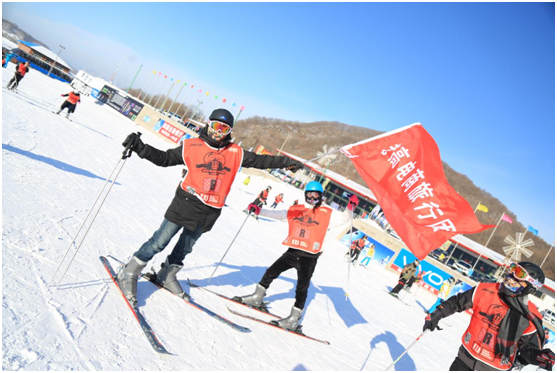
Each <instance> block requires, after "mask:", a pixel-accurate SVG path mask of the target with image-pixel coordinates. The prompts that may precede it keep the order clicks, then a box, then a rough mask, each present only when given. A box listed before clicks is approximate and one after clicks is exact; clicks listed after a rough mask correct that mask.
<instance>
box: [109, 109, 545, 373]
mask: <svg viewBox="0 0 557 373" xmlns="http://www.w3.org/2000/svg"><path fill="white" fill-rule="evenodd" d="M233 125H234V118H233V116H232V114H231V113H230V112H229V111H228V110H226V109H217V110H215V111H213V112H212V113H211V115H210V116H209V121H208V123H207V125H206V126H205V127H204V128H203V129H202V130H201V132H200V136H199V138H191V139H187V140H184V141H183V142H182V143H181V144H180V145H179V146H178V147H176V148H172V149H169V150H167V151H161V150H158V149H156V148H154V147H152V146H150V145H148V144H144V143H143V142H142V141H141V139H140V137H139V135H138V134H135V133H132V134H130V135H129V136H128V137H127V138H126V140H125V141H124V143H123V144H122V145H123V146H125V147H126V146H130V148H131V150H132V151H134V152H136V153H137V155H138V156H139V157H140V158H142V159H147V160H149V161H150V162H152V163H154V164H155V165H157V166H160V167H168V166H176V165H180V166H183V167H185V171H186V174H185V177H184V178H183V179H182V181H181V182H180V184H179V186H178V188H177V189H176V193H175V197H174V199H173V200H172V202H171V203H170V206H169V207H168V209H167V211H166V213H165V215H164V219H163V221H162V224H161V225H160V227H159V228H158V229H157V230H156V231H155V232H154V233H153V235H152V237H151V238H149V239H148V240H147V241H146V242H145V243H144V244H143V245H142V246H141V247H140V248H139V250H137V251H136V252H135V253H134V254H133V256H132V257H131V259H130V260H129V262H128V263H127V264H126V265H124V266H123V267H122V268H121V269H120V271H119V272H118V276H117V277H118V283H119V285H120V287H121V289H122V291H123V293H124V295H125V296H126V298H127V299H128V300H129V302H130V303H131V304H132V305H134V306H135V305H136V304H137V280H138V276H139V274H140V273H141V271H142V270H143V269H144V268H145V267H146V266H147V263H148V262H149V261H150V260H151V259H152V258H153V257H154V256H155V255H156V254H157V253H160V252H161V251H162V250H164V249H165V247H166V246H167V245H168V244H169V242H170V240H171V239H172V237H174V236H175V235H176V234H178V233H180V237H179V239H178V242H177V243H176V245H175V246H174V248H173V249H172V251H171V252H170V254H169V255H168V256H167V258H166V260H165V261H164V263H162V264H161V269H160V271H159V272H158V273H156V274H155V276H156V280H157V281H158V282H159V283H160V284H161V285H162V286H164V287H166V288H167V289H169V290H170V291H172V292H174V293H176V294H179V295H183V296H187V294H186V293H185V292H184V290H183V289H182V287H181V285H180V283H179V281H178V280H177V278H176V274H177V273H178V272H179V271H180V270H181V269H182V267H183V266H184V263H183V261H184V259H185V257H186V256H187V255H188V254H189V253H191V252H192V250H193V246H194V245H195V243H196V241H197V240H198V239H199V237H200V236H201V235H202V234H203V233H206V232H209V231H210V230H211V228H212V227H213V225H214V224H215V222H216V221H217V219H218V217H219V215H220V213H221V209H222V207H223V206H224V203H225V200H226V197H227V195H228V193H229V192H230V189H231V186H232V183H233V181H234V179H235V177H236V176H237V175H238V170H239V169H240V167H244V168H258V169H268V168H281V169H287V170H291V171H293V172H295V171H297V170H299V169H301V168H302V167H303V165H302V164H301V163H300V162H298V161H296V160H292V159H290V158H288V157H285V156H272V155H258V154H255V153H253V152H249V151H244V150H243V149H242V148H241V147H239V146H238V145H236V144H234V143H233V142H232V137H231V131H232V128H233ZM208 159H209V160H210V163H209V164H206V165H205V163H207V160H208ZM224 163H225V164H226V167H223V165H224ZM200 165H203V167H201V166H200ZM202 170H204V171H205V172H202ZM217 172H218V175H219V183H207V182H204V179H206V178H207V177H211V175H212V173H213V174H215V175H216V174H217ZM215 177H216V176H215ZM247 183H248V184H249V181H248V182H247ZM244 184H245V185H247V184H246V182H245V181H244ZM265 191H266V192H267V196H266V197H265V198H268V193H269V191H270V188H267V189H266V190H265ZM303 194H304V197H303V201H304V202H305V203H302V204H296V205H292V206H290V207H289V208H288V209H286V210H275V209H274V207H276V206H274V207H273V209H264V208H262V206H263V205H264V203H256V202H257V199H256V201H254V203H252V204H250V205H249V207H248V210H250V212H253V213H254V214H256V215H259V216H264V217H268V218H271V219H275V220H281V221H286V222H288V232H287V238H286V239H285V240H284V242H283V244H284V245H285V246H287V249H286V251H285V252H284V253H283V254H282V256H280V257H279V258H278V259H277V260H276V261H275V262H274V263H272V264H271V265H270V267H268V268H267V270H266V271H265V272H264V273H263V275H262V277H261V279H260V281H259V282H258V283H257V284H256V285H255V289H254V291H253V293H251V294H248V295H243V296H236V297H234V299H235V300H237V301H240V302H243V303H245V304H248V305H250V306H252V307H256V308H260V309H262V310H264V309H265V302H264V299H265V296H266V294H267V292H268V291H269V288H270V285H271V284H272V282H273V281H274V280H275V279H276V278H277V277H278V276H280V275H281V273H283V272H284V271H286V270H288V269H291V268H294V269H296V271H297V276H298V281H297V284H296V293H295V294H296V295H295V301H294V305H293V306H292V309H291V312H290V314H289V315H288V316H287V317H285V318H283V319H280V320H277V321H276V322H275V323H276V325H278V326H280V327H283V328H285V329H288V330H292V331H297V332H300V320H301V318H302V314H303V311H304V308H305V302H306V298H307V292H308V288H309V285H310V281H311V278H312V276H313V273H314V270H315V268H316V265H317V262H318V258H319V256H320V255H321V254H322V252H323V249H324V243H325V242H326V237H327V232H328V231H330V229H332V228H333V227H335V226H339V225H343V224H344V225H346V227H347V228H348V227H349V224H350V220H351V218H352V215H353V213H354V209H355V207H356V204H355V203H354V202H353V201H351V202H350V203H349V205H348V208H347V209H346V210H345V211H344V212H343V213H342V214H338V215H337V214H335V215H334V216H335V217H336V218H333V214H332V209H331V208H330V207H328V206H325V205H324V204H323V199H322V197H323V187H322V186H321V184H320V183H319V182H317V181H312V182H309V183H307V185H306V186H305V189H304V193H303ZM258 199H259V197H258ZM277 204H278V203H277ZM418 265H419V261H416V262H413V263H410V264H409V267H408V269H406V270H404V269H403V273H404V277H403V276H401V277H403V278H402V279H401V281H400V282H399V284H398V285H397V286H396V287H395V288H394V289H393V291H392V293H393V294H396V293H397V292H398V291H400V289H402V287H403V286H404V285H405V284H406V282H407V281H409V280H410V279H411V278H412V277H411V276H410V277H409V276H408V275H407V274H409V273H411V272H412V269H413V270H414V271H415V270H416V268H417V266H418ZM405 268H406V267H405ZM412 273H414V272H412ZM544 279H545V276H544V274H543V271H542V270H541V269H540V268H539V267H538V266H537V265H535V264H533V263H529V262H523V263H518V264H513V265H511V267H510V271H509V274H508V276H507V277H506V278H505V280H504V281H503V282H502V283H480V284H478V285H477V286H475V287H473V288H472V289H470V290H468V291H465V292H463V293H460V294H457V295H455V296H453V297H451V298H448V299H446V300H444V301H443V300H441V301H440V303H439V304H438V305H437V306H436V307H435V308H434V309H432V312H431V313H428V315H427V317H426V320H425V323H424V326H423V330H424V331H426V330H430V331H434V330H436V328H437V326H438V323H439V321H440V320H441V319H443V318H445V317H448V316H450V315H452V314H454V313H456V312H463V311H465V310H468V309H472V310H473V311H474V312H473V315H472V318H471V321H470V325H469V326H468V328H467V330H466V332H465V333H464V335H463V336H462V346H461V348H460V350H459V351H458V356H457V357H456V359H455V360H454V362H453V364H452V365H451V366H450V370H509V369H511V368H512V367H513V365H514V364H518V363H522V364H534V365H538V366H539V367H540V368H542V369H547V370H551V369H552V367H553V364H554V362H555V355H554V353H553V352H552V351H551V350H550V349H544V348H543V346H544V339H545V333H544V332H543V327H542V323H541V315H540V314H539V312H538V310H537V309H536V307H535V306H534V305H533V304H532V303H531V302H530V301H529V300H528V295H529V294H531V293H533V292H535V291H536V290H537V289H539V288H540V287H541V286H542V285H543V282H544ZM397 290H398V291H397Z"/></svg>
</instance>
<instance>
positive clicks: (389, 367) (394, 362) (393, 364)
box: [385, 329, 429, 371]
mask: <svg viewBox="0 0 557 373" xmlns="http://www.w3.org/2000/svg"><path fill="white" fill-rule="evenodd" d="M428 331H429V329H426V330H425V331H424V332H423V333H422V334H420V335H419V336H418V338H416V340H415V341H414V342H412V344H411V345H410V346H408V348H407V349H406V350H404V352H403V353H402V354H401V355H400V356H399V357H398V358H397V359H396V360H395V361H393V363H392V364H391V365H389V366H388V367H387V369H385V371H387V370H390V369H391V368H392V367H394V366H395V364H396V363H398V361H399V360H400V359H402V357H403V356H404V355H406V353H407V352H408V350H410V349H411V348H412V347H413V346H414V345H415V344H416V342H418V341H419V340H420V338H422V337H423V335H424V334H425V333H427V332H428Z"/></svg>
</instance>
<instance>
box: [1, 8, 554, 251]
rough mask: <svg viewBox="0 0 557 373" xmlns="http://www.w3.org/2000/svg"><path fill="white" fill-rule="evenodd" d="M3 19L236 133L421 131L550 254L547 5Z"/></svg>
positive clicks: (36, 13)
mask: <svg viewBox="0 0 557 373" xmlns="http://www.w3.org/2000/svg"><path fill="white" fill-rule="evenodd" d="M2 12H3V15H2V16H3V18H5V19H8V20H10V21H12V22H15V23H17V24H18V25H19V26H20V27H21V28H23V29H24V30H25V31H27V32H29V33H30V34H31V35H33V36H34V37H36V38H37V39H39V40H41V41H43V42H44V43H46V44H48V45H49V46H50V47H51V48H52V49H53V50H54V51H55V52H56V51H57V50H58V45H59V44H62V45H64V46H65V47H66V49H65V50H64V52H63V53H62V55H61V57H62V58H64V59H65V60H66V61H67V62H68V63H70V65H72V66H74V67H76V68H84V69H86V70H87V71H88V72H93V71H94V72H95V73H96V74H100V75H102V76H103V77H104V78H106V79H109V78H110V77H111V76H112V74H113V73H114V71H115V70H116V66H117V65H118V62H119V61H120V60H121V59H122V56H123V54H124V52H125V53H126V57H125V58H124V60H123V62H122V65H121V67H120V69H119V70H118V73H117V76H116V82H117V83H118V84H119V85H122V86H128V85H129V84H130V83H131V80H132V78H133V76H134V74H135V73H136V72H137V70H138V69H139V66H140V65H141V64H143V68H142V70H141V72H140V74H139V76H138V78H137V80H136V82H135V83H134V87H140V88H145V87H148V86H149V85H150V84H151V81H152V80H151V79H153V73H152V72H153V70H156V71H157V72H158V71H162V72H163V73H164V74H167V75H168V76H169V78H170V77H173V78H175V79H180V80H181V81H183V82H188V84H195V86H196V90H195V92H197V88H200V89H203V91H204V92H206V91H209V92H210V94H211V96H213V95H214V94H216V95H218V96H219V97H220V98H223V97H224V98H226V99H227V100H228V102H229V103H231V102H236V103H237V104H238V106H239V105H244V106H245V107H246V110H245V111H244V113H243V114H242V117H243V118H246V117H249V116H252V115H261V116H267V117H274V118H282V119H289V120H299V121H302V122H311V121H321V120H330V121H339V122H343V123H347V124H351V125H357V126H362V127H369V128H373V129H377V130H382V131H389V130H393V129H396V128H399V127H403V126H406V125H408V124H411V123H414V122H421V123H422V124H423V125H424V127H425V128H426V129H427V130H428V131H429V132H430V133H431V134H432V136H433V137H434V138H435V139H436V141H437V143H438V145H439V148H440V150H441V156H442V158H443V160H444V161H446V162H447V163H448V164H449V165H451V166H452V167H453V168H454V169H455V170H456V171H458V172H461V173H463V174H465V175H467V176H468V177H470V179H471V180H472V181H473V182H474V183H475V184H476V185H477V186H479V187H480V188H483V189H485V190H486V191H488V192H489V193H491V194H492V195H494V196H496V197H497V198H499V199H500V200H501V201H502V202H503V203H504V204H506V205H507V206H508V207H509V208H510V209H511V211H513V212H514V213H516V214H517V215H518V220H519V221H520V222H522V223H523V224H524V225H526V226H527V225H532V226H533V227H534V228H536V229H538V230H539V232H540V236H541V237H542V238H544V239H545V240H546V241H548V242H553V241H554V239H555V5H554V3H351V4H342V3H116V4H112V3H3V4H2ZM169 87H170V83H167V82H165V83H164V84H160V86H159V93H162V92H165V93H166V92H167V91H168V89H169ZM174 92H177V91H174ZM195 92H194V90H192V91H190V92H189V95H188V96H186V94H187V93H188V92H187V90H184V92H183V93H182V95H181V96H180V97H181V98H183V99H185V100H186V101H190V100H191V101H194V99H195V98H196V97H195ZM173 95H174V93H172V95H171V96H173ZM211 105H213V103H211V102H210V101H207V100H206V99H205V103H204V106H206V109H208V108H209V107H211ZM234 114H236V113H234ZM473 207H475V206H473ZM488 207H489V206H488Z"/></svg>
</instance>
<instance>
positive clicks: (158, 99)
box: [153, 78, 166, 110]
mask: <svg viewBox="0 0 557 373" xmlns="http://www.w3.org/2000/svg"><path fill="white" fill-rule="evenodd" d="M165 79H166V78H165ZM160 99H161V96H159V97H158V98H157V102H155V105H154V106H153V107H154V108H155V110H157V105H158V104H159V101H160Z"/></svg>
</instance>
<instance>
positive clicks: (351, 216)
mask: <svg viewBox="0 0 557 373" xmlns="http://www.w3.org/2000/svg"><path fill="white" fill-rule="evenodd" d="M347 208H348V207H347ZM353 227H354V212H352V214H351V215H350V244H349V245H348V250H349V251H348V252H349V253H350V255H349V256H348V271H347V273H346V293H345V294H344V296H345V297H346V300H348V297H349V296H350V294H349V293H348V289H349V287H350V264H352V253H351V251H352V230H353Z"/></svg>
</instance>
